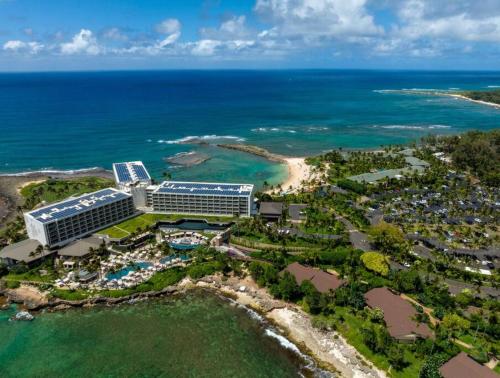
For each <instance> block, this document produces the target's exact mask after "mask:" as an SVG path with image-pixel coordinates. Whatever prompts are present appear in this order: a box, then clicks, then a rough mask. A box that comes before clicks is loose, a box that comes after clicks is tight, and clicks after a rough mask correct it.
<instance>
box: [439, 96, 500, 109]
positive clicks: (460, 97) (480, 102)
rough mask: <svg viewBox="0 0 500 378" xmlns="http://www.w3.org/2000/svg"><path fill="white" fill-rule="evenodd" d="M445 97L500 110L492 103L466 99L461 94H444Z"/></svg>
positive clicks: (499, 105) (498, 106) (498, 105)
mask: <svg viewBox="0 0 500 378" xmlns="http://www.w3.org/2000/svg"><path fill="white" fill-rule="evenodd" d="M444 95H445V96H449V97H454V98H457V99H461V100H466V101H470V102H474V103H476V104H481V105H486V106H491V107H493V108H497V109H500V104H496V103H494V102H488V101H481V100H474V99H472V98H470V97H467V96H464V95H461V94H452V93H450V94H446V93H444Z"/></svg>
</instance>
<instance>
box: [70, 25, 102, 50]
mask: <svg viewBox="0 0 500 378" xmlns="http://www.w3.org/2000/svg"><path fill="white" fill-rule="evenodd" d="M100 52H101V47H100V46H99V45H98V44H97V40H96V38H95V37H94V35H93V34H92V32H91V31H90V30H88V29H81V30H80V31H79V32H78V33H77V34H75V35H74V36H73V39H72V40H71V42H67V43H61V53H62V54H64V55H74V54H88V55H97V54H99V53H100Z"/></svg>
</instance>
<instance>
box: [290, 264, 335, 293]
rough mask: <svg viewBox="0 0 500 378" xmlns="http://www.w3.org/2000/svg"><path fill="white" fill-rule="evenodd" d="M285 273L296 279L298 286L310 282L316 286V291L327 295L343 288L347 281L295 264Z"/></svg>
mask: <svg viewBox="0 0 500 378" xmlns="http://www.w3.org/2000/svg"><path fill="white" fill-rule="evenodd" d="M284 272H289V273H291V274H292V275H293V276H294V277H295V281H297V285H300V284H302V282H303V281H305V280H308V281H311V283H312V284H313V285H314V287H315V288H316V290H318V291H319V292H320V293H327V292H329V291H330V290H332V291H334V290H337V289H338V288H339V287H340V286H342V285H343V284H344V283H345V281H344V280H341V279H340V278H338V277H337V276H334V275H333V274H330V273H327V272H325V271H323V270H320V269H315V268H311V267H308V266H304V265H301V264H299V263H298V262H294V263H292V264H290V265H288V266H287V267H286V268H285V269H284Z"/></svg>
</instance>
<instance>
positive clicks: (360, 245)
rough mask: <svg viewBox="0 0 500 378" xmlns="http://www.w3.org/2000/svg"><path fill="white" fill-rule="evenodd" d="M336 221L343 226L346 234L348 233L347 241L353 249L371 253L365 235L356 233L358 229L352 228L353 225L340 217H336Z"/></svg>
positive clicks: (359, 232)
mask: <svg viewBox="0 0 500 378" xmlns="http://www.w3.org/2000/svg"><path fill="white" fill-rule="evenodd" d="M336 219H337V220H339V221H341V222H342V224H343V225H344V226H345V228H346V230H347V232H349V241H350V242H351V244H352V246H353V247H354V248H356V249H361V250H362V251H364V252H367V251H373V248H372V246H371V244H370V241H369V239H368V235H367V234H365V233H364V232H361V231H358V229H357V228H356V227H354V225H353V224H352V223H351V222H350V221H348V220H347V219H345V218H344V217H342V216H340V215H339V216H337V218H336Z"/></svg>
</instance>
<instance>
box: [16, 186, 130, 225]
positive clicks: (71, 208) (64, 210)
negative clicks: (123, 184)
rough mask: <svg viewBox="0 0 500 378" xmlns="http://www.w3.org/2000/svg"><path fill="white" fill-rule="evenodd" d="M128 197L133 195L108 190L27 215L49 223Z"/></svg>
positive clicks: (72, 198) (49, 206)
mask: <svg viewBox="0 0 500 378" xmlns="http://www.w3.org/2000/svg"><path fill="white" fill-rule="evenodd" d="M128 197H131V195H130V194H127V193H124V192H121V191H119V190H117V189H114V188H107V189H102V190H99V191H97V192H94V193H89V194H83V195H81V196H80V197H70V198H68V199H66V200H64V201H62V202H57V203H53V204H51V205H48V206H45V207H42V208H41V209H37V210H33V211H30V212H28V213H26V214H27V215H29V216H31V217H32V218H34V219H36V220H37V221H39V222H42V223H49V222H52V221H56V220H59V219H63V218H67V217H70V216H73V215H77V214H79V213H83V212H86V211H89V210H92V209H95V208H98V207H101V206H103V205H106V204H109V203H113V202H116V201H119V200H122V199H125V198H128Z"/></svg>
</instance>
